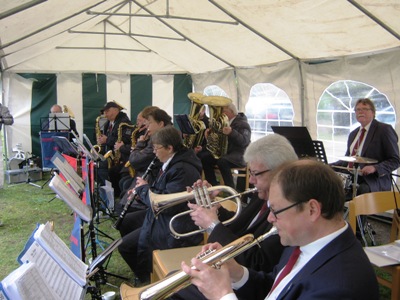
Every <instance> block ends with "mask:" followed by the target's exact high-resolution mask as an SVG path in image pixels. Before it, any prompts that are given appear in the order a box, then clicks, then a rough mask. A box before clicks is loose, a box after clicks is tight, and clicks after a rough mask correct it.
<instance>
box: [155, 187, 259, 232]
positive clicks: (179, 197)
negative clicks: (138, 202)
mask: <svg viewBox="0 0 400 300" xmlns="http://www.w3.org/2000/svg"><path fill="white" fill-rule="evenodd" d="M216 190H221V191H224V192H227V193H229V194H231V196H228V197H226V198H222V199H219V200H214V201H212V200H211V199H210V196H209V194H210V193H211V192H213V191H216ZM256 191H257V188H253V189H249V190H247V191H244V192H242V193H238V192H237V191H236V190H234V189H233V188H231V187H229V186H225V185H217V186H213V187H210V188H208V189H207V187H203V188H197V189H194V190H193V191H192V192H189V193H188V192H180V193H174V194H155V193H153V192H151V191H149V197H150V204H151V208H152V210H153V213H154V215H155V217H156V218H157V216H158V215H159V214H160V213H161V212H162V211H163V210H165V209H167V208H169V207H172V206H175V205H177V204H180V203H183V202H186V201H190V200H192V199H195V200H196V204H197V205H200V206H204V207H211V206H213V205H216V204H218V203H221V202H224V201H227V200H231V199H235V201H236V205H237V209H236V213H235V214H234V216H233V217H232V218H230V219H228V220H226V221H224V222H223V224H224V225H227V224H230V223H232V221H234V220H235V219H236V218H237V217H238V216H239V214H240V212H241V211H242V202H241V199H240V197H241V196H242V195H245V194H248V193H254V192H256ZM192 211H193V210H187V211H184V212H181V213H179V214H176V215H175V216H173V217H172V218H171V220H170V223H169V229H170V231H171V233H172V234H173V235H174V236H175V237H176V238H181V237H188V236H191V235H195V234H198V233H201V232H204V231H205V230H206V229H204V228H201V229H198V230H194V231H190V232H187V233H178V232H177V231H176V230H175V229H174V228H173V222H174V221H175V220H176V219H177V218H179V217H182V216H184V215H187V214H190V213H191V212H192Z"/></svg>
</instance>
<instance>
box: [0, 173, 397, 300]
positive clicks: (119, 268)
mask: <svg viewBox="0 0 400 300" xmlns="http://www.w3.org/2000/svg"><path fill="white" fill-rule="evenodd" d="M49 177H50V175H49V174H48V173H45V174H44V175H43V178H44V179H43V180H42V181H37V182H35V184H37V185H39V186H43V188H38V187H36V186H33V185H31V184H28V183H20V184H12V185H8V184H6V183H5V186H4V188H3V189H0V220H2V221H3V223H4V225H3V226H2V227H0V279H3V278H4V277H6V276H7V275H8V274H9V273H10V272H12V271H13V270H14V269H16V268H17V267H18V263H17V261H16V259H17V256H18V255H19V253H20V252H21V250H22V249H23V247H24V245H25V243H26V241H27V240H28V238H29V236H30V235H31V233H32V231H33V230H34V229H35V227H36V224H38V223H39V224H45V223H46V222H47V221H53V222H54V224H55V232H56V233H57V235H58V236H59V237H60V238H61V239H62V240H63V241H65V243H66V244H67V245H69V236H70V233H71V230H72V227H73V222H74V219H73V216H72V214H71V210H70V209H69V207H68V206H67V205H66V204H65V203H64V201H62V200H60V199H58V198H55V199H54V193H53V192H52V190H51V189H50V188H49V187H48V184H46V180H47V179H49ZM114 222H115V220H113V219H99V223H97V222H95V227H96V228H97V229H99V230H100V231H101V232H103V233H105V234H106V235H107V236H109V237H111V238H113V239H117V238H119V233H118V231H117V230H115V229H113V228H112V225H113V224H114ZM87 230H88V228H87V226H86V228H85V231H86V232H87ZM384 230H385V229H384ZM100 231H96V232H97V233H98V234H97V236H96V237H97V241H98V242H99V243H98V244H96V249H97V252H98V253H100V252H101V251H102V249H101V247H100V242H104V243H106V244H107V243H111V242H112V240H111V239H110V238H108V237H105V236H103V235H102V234H101V233H100ZM101 244H102V245H103V243H101ZM89 250H90V249H88V250H87V252H89ZM88 258H90V253H89V254H88ZM104 266H105V267H106V272H107V273H108V274H110V275H108V276H106V277H105V278H106V281H105V284H101V285H100V288H101V292H102V293H104V292H106V291H115V292H117V294H118V292H119V287H120V285H121V283H122V282H124V281H126V280H124V279H121V278H118V277H116V276H113V275H117V276H122V277H126V278H128V279H129V281H132V280H131V279H132V278H133V273H132V272H131V270H130V269H129V267H128V266H127V264H126V263H125V262H124V261H123V259H122V258H121V256H120V255H119V252H118V250H115V251H114V252H113V253H112V255H111V257H110V259H109V261H108V262H107V263H105V264H104ZM91 284H92V285H95V283H94V282H91ZM380 295H381V297H380V299H381V300H388V299H390V290H389V289H387V288H385V287H380ZM85 299H91V295H89V294H88V295H87V296H86V298H85ZM116 299H118V297H117V298H116Z"/></svg>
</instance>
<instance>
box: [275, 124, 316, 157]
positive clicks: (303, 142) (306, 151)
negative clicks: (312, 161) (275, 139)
mask: <svg viewBox="0 0 400 300" xmlns="http://www.w3.org/2000/svg"><path fill="white" fill-rule="evenodd" d="M271 128H272V130H273V131H274V133H277V134H280V135H283V136H284V137H285V138H287V139H288V140H289V142H290V143H291V144H292V146H293V148H294V151H295V152H296V154H297V156H298V157H299V158H306V157H315V150H314V144H313V141H312V139H311V136H310V133H309V132H308V130H307V127H304V126H271Z"/></svg>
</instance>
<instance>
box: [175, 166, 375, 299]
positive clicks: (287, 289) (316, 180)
mask: <svg viewBox="0 0 400 300" xmlns="http://www.w3.org/2000/svg"><path fill="white" fill-rule="evenodd" d="M344 198H345V197H344V191H343V187H342V183H341V181H340V178H339V177H338V176H337V175H336V174H335V172H334V171H333V170H332V169H331V168H330V167H329V166H327V165H324V164H322V163H320V162H317V161H313V160H302V161H296V162H292V163H289V164H286V165H285V166H284V167H281V168H279V170H278V171H277V174H276V175H275V177H274V178H273V180H272V182H271V187H270V197H269V206H270V214H269V216H268V220H269V221H270V222H271V223H273V225H274V226H275V227H276V228H277V229H278V234H279V237H280V240H281V243H282V244H283V245H285V246H289V247H287V248H286V249H285V250H284V252H283V255H282V257H281V259H280V262H279V264H278V265H277V266H276V268H274V271H273V272H271V273H265V272H256V271H254V270H251V269H248V268H245V267H243V266H241V265H240V264H238V263H237V262H236V261H235V260H234V259H231V260H229V261H228V262H227V263H226V264H224V265H223V266H222V267H221V269H214V268H212V267H210V266H208V265H206V264H204V263H202V262H201V261H200V260H198V259H196V258H193V259H192V264H193V266H194V267H193V268H191V267H189V266H188V265H187V264H186V263H184V262H182V269H183V271H184V272H186V273H187V274H188V275H189V276H190V277H191V282H192V283H193V284H194V285H196V286H197V287H198V288H199V290H200V291H201V292H202V293H203V295H204V296H205V297H206V298H208V299H224V300H231V299H360V300H361V299H379V290H378V283H377V280H376V277H375V273H374V270H373V268H372V266H371V263H370V261H369V259H368V257H367V256H366V254H365V252H364V250H363V249H362V247H361V245H360V243H359V242H358V241H357V240H356V238H355V236H354V234H353V232H352V230H351V228H350V227H349V225H348V224H347V223H346V222H345V221H344V220H343V207H344ZM216 247H218V244H217V243H214V244H209V245H206V246H204V247H203V248H204V249H209V248H216ZM219 247H220V246H219ZM292 254H293V257H292V258H291V260H290V261H291V262H292V263H291V265H292V267H293V268H292V269H291V271H288V272H287V275H286V276H285V277H283V276H282V277H283V279H282V280H281V281H280V282H279V283H278V281H279V280H278V277H279V274H280V273H281V272H282V270H283V268H284V266H285V265H289V256H292ZM294 254H298V257H297V259H294ZM287 267H289V266H287ZM285 273H286V272H285ZM274 281H276V284H275V285H276V287H274V289H273V290H271V289H272V287H273V284H274ZM233 291H235V293H236V295H237V296H236V295H235V294H234V292H233Z"/></svg>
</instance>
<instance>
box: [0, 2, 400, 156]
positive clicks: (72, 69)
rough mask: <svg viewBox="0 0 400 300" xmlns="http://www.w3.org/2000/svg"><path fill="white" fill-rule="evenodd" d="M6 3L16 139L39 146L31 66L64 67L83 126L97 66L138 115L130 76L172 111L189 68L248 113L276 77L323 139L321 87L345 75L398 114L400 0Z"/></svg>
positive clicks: (8, 96)
mask: <svg viewBox="0 0 400 300" xmlns="http://www.w3.org/2000/svg"><path fill="white" fill-rule="evenodd" d="M0 3H1V5H0V60H1V65H0V66H1V72H2V87H3V99H2V102H3V103H5V104H6V105H7V106H8V107H9V108H10V110H11V111H12V113H13V114H14V116H15V118H16V123H15V125H13V126H12V127H8V128H7V130H8V131H9V134H8V137H9V139H10V140H9V147H12V146H13V145H15V144H16V143H17V142H21V141H22V143H24V144H26V145H27V146H26V147H27V148H26V149H27V151H30V150H31V148H30V142H28V141H29V140H30V138H31V136H30V135H31V131H30V130H27V129H29V128H30V126H31V123H32V122H33V120H31V118H32V115H31V114H30V112H31V111H32V110H33V109H37V107H36V106H35V107H33V104H32V101H31V92H32V82H33V81H34V80H33V79H32V78H26V77H22V76H20V75H19V74H23V73H38V74H55V76H56V81H57V83H56V85H57V99H56V100H55V101H56V102H58V103H59V104H68V105H69V106H70V108H71V109H72V110H73V111H74V113H75V116H76V122H77V125H78V130H83V128H84V118H85V116H84V115H85V105H86V104H85V100H84V99H82V98H83V97H82V94H83V92H82V90H83V89H84V86H85V84H84V80H83V79H82V78H83V76H82V74H88V73H90V74H95V76H96V80H97V78H98V77H97V75H98V74H103V75H104V74H105V75H106V79H105V82H106V83H105V86H106V95H107V97H106V99H107V100H112V99H115V100H118V101H119V102H121V103H122V104H124V105H125V107H127V109H128V112H130V111H131V107H133V106H135V105H136V104H137V103H134V102H133V101H132V92H133V91H132V88H131V85H130V84H131V80H132V79H131V77H130V76H131V75H132V74H136V75H149V76H151V82H152V85H151V90H152V96H151V97H152V99H151V103H152V104H154V105H159V106H160V107H162V108H164V109H166V110H167V111H168V112H169V113H171V114H173V113H174V106H173V104H172V103H173V102H174V101H176V98H175V96H174V92H173V90H174V88H173V87H172V86H173V84H174V81H176V79H175V78H174V75H176V74H188V75H189V76H190V78H191V80H192V83H193V88H194V91H197V92H203V90H204V88H205V87H207V86H210V85H217V86H219V87H221V88H222V89H223V90H224V91H225V92H226V93H227V94H228V95H229V97H231V98H232V99H233V100H234V101H235V102H236V103H237V105H238V107H239V108H240V110H244V109H245V105H246V103H247V101H248V98H249V93H250V89H251V87H252V86H253V85H254V84H256V83H259V82H268V83H273V84H274V85H275V86H277V87H279V88H280V89H281V90H284V91H285V92H286V93H287V95H288V97H289V98H290V100H291V102H292V104H293V109H294V124H295V125H305V126H307V127H308V129H309V131H310V133H311V135H312V137H313V138H317V125H316V111H317V106H318V102H319V99H320V97H321V94H322V93H323V91H324V90H325V89H326V88H327V87H328V86H329V85H331V84H332V83H334V82H336V81H338V80H355V81H360V82H363V83H366V84H369V85H371V86H373V87H375V88H376V89H377V90H379V92H381V93H383V94H385V95H386V96H387V98H388V99H390V103H391V105H393V107H394V108H395V111H396V112H397V111H399V109H398V108H397V102H399V101H400V100H399V99H398V95H400V86H399V84H398V83H399V82H400V65H399V61H400V47H399V46H400V21H399V20H400V18H399V15H400V2H399V1H398V0H381V1H373V0H348V1H345V0H209V1H207V0H124V1H121V0H85V1H79V0H47V1H46V0H19V1H16V0H14V1H7V0H1V1H0ZM47 104H48V103H47ZM102 105H103V104H100V107H101V106H102ZM37 106H40V104H37ZM48 108H49V106H48V105H47V106H45V105H43V109H45V110H48ZM131 117H132V118H134V116H133V115H132V116H131ZM398 128H399V127H398V124H396V129H398ZM17 137H18V138H17Z"/></svg>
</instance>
